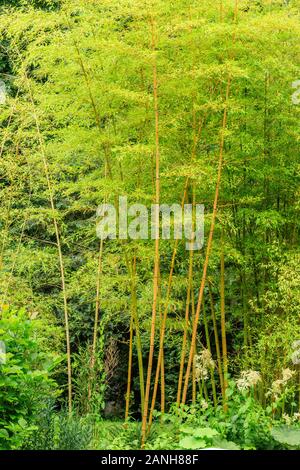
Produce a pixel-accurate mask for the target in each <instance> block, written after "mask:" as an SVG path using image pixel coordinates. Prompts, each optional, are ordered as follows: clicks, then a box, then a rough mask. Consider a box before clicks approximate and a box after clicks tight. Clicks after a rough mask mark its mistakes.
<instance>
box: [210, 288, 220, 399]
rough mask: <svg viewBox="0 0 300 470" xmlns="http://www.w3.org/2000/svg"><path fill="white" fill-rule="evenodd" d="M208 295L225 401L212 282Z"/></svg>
mask: <svg viewBox="0 0 300 470" xmlns="http://www.w3.org/2000/svg"><path fill="white" fill-rule="evenodd" d="M208 293H209V300H210V309H211V318H212V321H213V327H214V336H215V346H216V353H217V364H218V374H219V379H220V386H221V392H222V397H223V399H224V380H223V371H222V357H221V350H220V341H219V334H218V328H217V320H216V314H215V308H214V302H213V296H212V292H211V285H210V281H209V282H208Z"/></svg>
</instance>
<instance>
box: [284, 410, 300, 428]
mask: <svg viewBox="0 0 300 470" xmlns="http://www.w3.org/2000/svg"><path fill="white" fill-rule="evenodd" d="M282 417H283V419H284V421H285V424H287V425H288V426H290V425H291V424H293V423H297V422H298V421H300V413H294V414H293V415H292V416H289V415H288V414H286V413H284V414H283V415H282Z"/></svg>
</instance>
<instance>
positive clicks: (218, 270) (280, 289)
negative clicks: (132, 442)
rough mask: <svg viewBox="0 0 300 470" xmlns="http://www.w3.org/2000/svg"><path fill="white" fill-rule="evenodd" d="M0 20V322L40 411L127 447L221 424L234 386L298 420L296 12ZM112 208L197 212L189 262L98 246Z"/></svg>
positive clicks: (273, 6) (70, 4)
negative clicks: (88, 421)
mask: <svg viewBox="0 0 300 470" xmlns="http://www.w3.org/2000/svg"><path fill="white" fill-rule="evenodd" d="M2 3H3V5H2V6H0V17H1V24H0V79H1V80H2V81H3V83H4V84H5V87H6V100H5V103H3V104H1V105H0V123H1V124H0V126H1V131H0V158H1V162H0V165H1V166H0V193H1V207H0V232H1V248H0V250H1V254H0V267H1V268H0V297H1V301H0V306H1V310H0V312H1V313H0V318H2V320H3V319H4V318H12V317H13V316H14V315H15V314H16V312H18V311H22V312H23V313H22V315H24V318H25V319H26V321H29V322H30V323H32V324H34V325H35V328H36V335H38V337H39V338H40V348H42V350H43V351H44V353H45V356H46V357H47V358H48V359H47V360H48V361H49V363H50V362H51V364H54V365H53V366H51V367H53V369H51V374H52V375H51V376H52V377H53V380H55V382H56V384H57V385H58V387H59V389H60V392H57V393H56V395H55V400H54V402H55V405H54V406H55V407H56V408H59V409H61V408H63V407H65V406H66V407H67V409H68V414H69V416H71V415H72V414H73V413H76V414H78V415H79V416H86V415H90V414H92V415H94V416H97V417H99V419H100V418H101V419H102V418H103V417H105V416H107V415H109V414H110V413H112V414H113V415H114V416H115V415H116V416H118V418H119V419H120V420H121V421H123V422H125V429H126V426H129V425H130V422H131V421H132V420H136V421H139V422H140V423H141V432H140V435H139V437H138V441H139V445H141V446H142V447H145V446H147V442H148V439H150V437H151V432H152V431H151V429H152V425H153V424H154V423H156V422H157V421H158V416H160V417H161V419H163V416H164V415H165V414H169V413H174V415H175V416H179V415H180V413H182V412H184V410H185V409H187V408H186V407H193V406H195V407H196V408H197V406H199V407H200V409H202V410H203V412H204V410H205V407H206V405H207V403H210V406H211V407H212V408H213V409H214V410H215V411H217V410H220V413H221V412H222V413H224V414H225V415H226V413H227V414H228V413H230V408H231V406H232V405H231V394H232V381H233V380H240V382H239V383H240V385H241V387H240V388H243V383H242V381H243V380H244V382H245V381H246V378H247V377H248V376H247V371H258V372H259V377H260V378H259V381H258V380H257V383H256V384H255V387H254V391H253V394H254V395H253V396H254V399H255V400H256V402H257V403H259V405H260V406H261V407H262V408H263V409H266V410H267V409H268V407H269V408H270V410H271V414H272V419H282V417H283V416H285V415H292V414H293V413H295V412H297V411H299V409H300V390H299V380H300V370H299V365H298V364H299V361H298V360H296V361H295V360H294V361H293V360H292V358H293V354H294V356H295V348H297V347H298V348H299V344H298V343H297V341H298V340H299V339H300V323H299V311H300V291H299V285H300V270H299V260H300V258H299V211H300V191H299V168H300V166H299V165H300V161H299V135H300V134H299V123H300V104H299V105H297V103H295V102H293V100H292V96H293V93H295V90H294V89H293V87H292V83H294V82H296V81H297V80H299V79H300V73H299V59H300V40H299V39H300V26H299V25H300V23H299V14H300V11H299V8H300V2H299V1H298V0H290V1H281V0H276V1H275V0H273V1H272V0H261V1H259V0H258V1H250V0H223V1H222V0H220V1H215V0H207V1H205V2H199V1H196V0H176V1H169V0H152V1H150V0H118V1H116V0H101V1H100V0H89V1H83V0H69V1H63V0H61V1H58V0H52V1H51V0H49V1H31V2H30V1H28V2H18V1H15V2H13V1H11V2H10V1H5V2H2ZM120 196H126V197H127V199H128V204H131V205H133V204H144V205H146V206H147V207H150V205H151V204H153V203H156V204H164V203H165V204H170V205H172V204H173V203H177V204H180V205H181V207H183V206H184V204H191V205H192V207H193V209H194V210H195V207H196V204H203V205H204V208H205V231H204V245H203V247H202V248H201V249H199V250H193V249H192V250H190V251H187V250H186V248H185V240H174V239H173V240H165V239H164V238H162V237H161V235H159V236H158V237H157V238H156V239H155V240H151V239H140V240H131V239H122V238H120V237H117V238H116V239H106V240H103V239H101V240H100V239H99V238H98V237H97V233H96V224H97V207H98V206H99V205H100V204H102V203H110V204H114V206H115V207H117V208H118V205H119V198H120ZM157 217H158V216H157ZM157 220H158V219H157ZM24 321H25V320H24ZM0 331H1V325H0ZM296 343H297V344H298V346H297V344H296ZM295 344H296V346H295ZM287 370H289V371H290V374H291V378H290V384H291V385H290V387H291V388H292V389H293V391H294V394H293V398H292V399H289V398H288V395H285V397H284V399H283V400H282V401H281V402H280V407H277V408H276V407H275V406H273V405H274V403H275V401H276V398H274V396H275V395H276V394H275V392H274V393H273V394H272V390H273V389H274V383H275V382H276V381H277V385H278V384H279V382H280V381H281V383H283V382H282V381H284V380H285V379H284V373H285V374H287V372H286V371H287ZM284 371H285V372H284ZM282 374H283V375H282ZM272 387H273V388H272ZM272 406H273V408H272ZM201 407H202V408H201ZM110 408H111V410H110ZM221 410H222V411H221ZM218 412H219V411H218ZM0 417H1V398H0ZM1 419H2V418H0V425H1ZM4 421H5V420H4ZM0 427H1V426H0ZM0 441H1V432H0Z"/></svg>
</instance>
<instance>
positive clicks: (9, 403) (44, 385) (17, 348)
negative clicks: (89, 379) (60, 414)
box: [0, 309, 60, 449]
mask: <svg viewBox="0 0 300 470" xmlns="http://www.w3.org/2000/svg"><path fill="white" fill-rule="evenodd" d="M36 332H37V328H36V327H35V325H34V321H31V320H29V319H28V316H27V314H26V313H25V311H24V310H23V311H22V310H21V311H11V310H7V309H5V310H2V312H1V318H0V338H1V341H3V342H4V343H5V347H6V361H5V362H4V363H3V364H0V389H1V393H0V448H2V449H16V448H19V447H21V446H22V443H23V441H24V440H25V439H27V438H28V437H29V436H30V435H31V434H32V432H33V431H34V430H35V429H36V427H35V425H34V423H35V419H36V414H37V413H38V412H39V410H41V409H42V408H43V406H44V404H45V401H46V400H47V399H48V397H49V396H51V395H52V396H53V397H55V396H57V392H58V390H57V387H56V384H55V382H54V380H53V379H52V378H51V373H52V371H53V369H54V367H55V366H56V365H57V364H58V362H59V361H60V358H57V357H55V356H54V355H53V354H52V355H51V354H50V353H49V352H46V351H43V349H42V345H41V343H40V342H39V341H37V339H36V338H35V335H36Z"/></svg>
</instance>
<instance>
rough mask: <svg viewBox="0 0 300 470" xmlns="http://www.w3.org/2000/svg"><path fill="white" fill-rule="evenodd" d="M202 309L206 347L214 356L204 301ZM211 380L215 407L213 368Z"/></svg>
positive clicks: (215, 395)
mask: <svg viewBox="0 0 300 470" xmlns="http://www.w3.org/2000/svg"><path fill="white" fill-rule="evenodd" d="M202 308H203V323H204V330H205V339H206V346H207V349H208V350H209V352H210V354H211V356H212V350H211V344H210V338H209V331H208V321H207V316H206V310H205V302H204V301H203V307H202ZM210 379H211V388H212V395H213V402H214V405H215V406H217V392H216V383H215V377H214V369H213V368H212V367H211V368H210Z"/></svg>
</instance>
